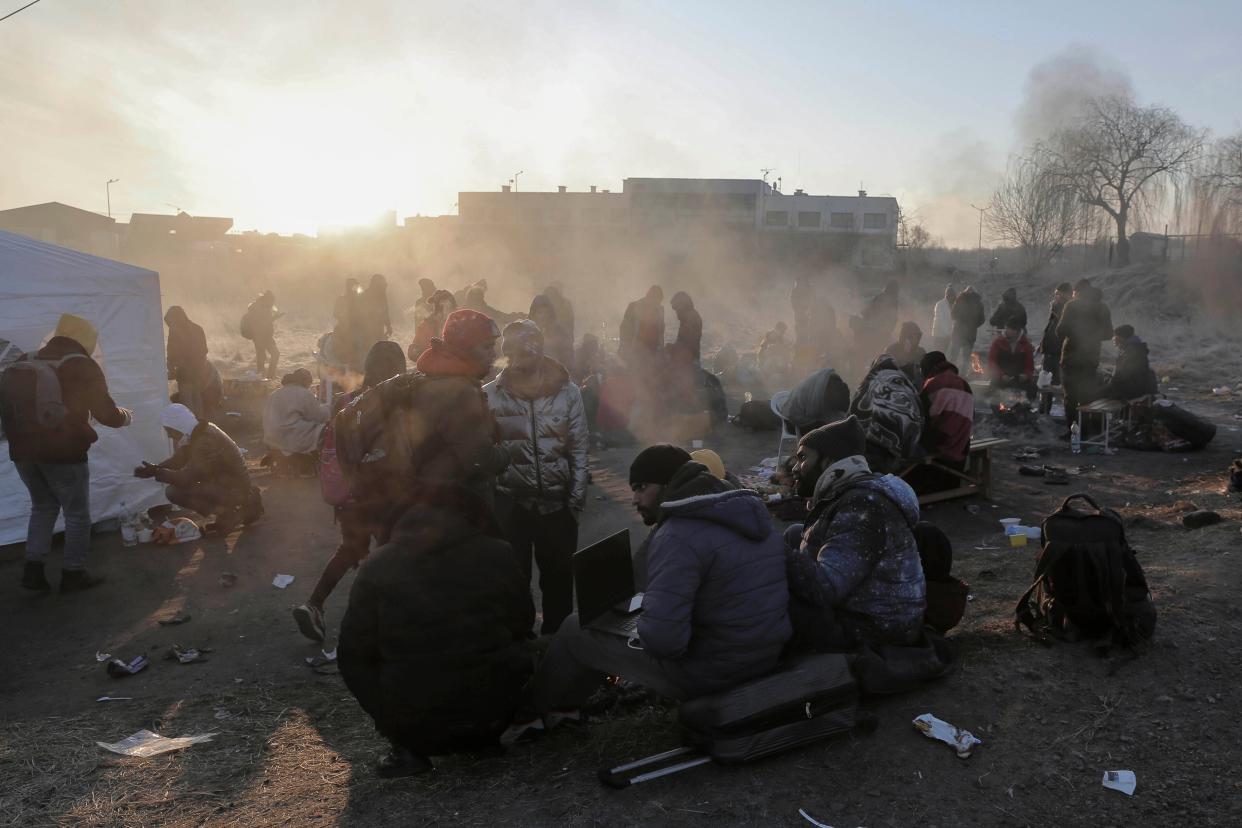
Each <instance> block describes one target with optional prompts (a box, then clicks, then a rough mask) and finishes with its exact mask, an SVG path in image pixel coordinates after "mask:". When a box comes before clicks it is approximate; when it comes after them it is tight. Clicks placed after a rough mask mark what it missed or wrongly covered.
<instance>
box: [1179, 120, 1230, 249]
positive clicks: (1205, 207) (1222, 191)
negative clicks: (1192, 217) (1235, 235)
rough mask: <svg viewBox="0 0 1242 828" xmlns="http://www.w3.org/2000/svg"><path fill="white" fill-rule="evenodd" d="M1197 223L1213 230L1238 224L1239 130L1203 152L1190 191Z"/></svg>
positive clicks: (1214, 231)
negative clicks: (1197, 219)
mask: <svg viewBox="0 0 1242 828" xmlns="http://www.w3.org/2000/svg"><path fill="white" fill-rule="evenodd" d="M1190 196H1191V204H1190V206H1191V207H1192V208H1193V210H1194V212H1195V213H1197V215H1198V218H1199V223H1200V226H1202V224H1203V223H1204V222H1206V223H1207V225H1208V227H1209V228H1211V232H1213V233H1222V232H1232V231H1236V230H1237V229H1238V228H1240V227H1242V133H1238V134H1237V135H1231V136H1229V137H1226V138H1221V139H1220V140H1219V141H1216V142H1215V143H1214V144H1213V145H1212V147H1211V149H1210V150H1209V151H1208V152H1207V153H1206V154H1205V158H1204V159H1203V164H1202V165H1201V167H1200V169H1199V171H1198V173H1197V174H1196V175H1195V180H1194V186H1193V187H1192V188H1191V192H1190Z"/></svg>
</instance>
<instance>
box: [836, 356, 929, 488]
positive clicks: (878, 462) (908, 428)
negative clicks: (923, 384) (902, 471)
mask: <svg viewBox="0 0 1242 828" xmlns="http://www.w3.org/2000/svg"><path fill="white" fill-rule="evenodd" d="M849 413H850V414H853V415H855V416H857V417H858V421H859V423H860V424H861V425H862V429H863V434H864V436H865V438H866V451H865V454H866V458H867V463H868V465H869V466H870V468H871V469H872V470H874V471H876V472H888V471H893V470H895V469H898V468H899V467H901V466H903V465H905V464H906V463H907V462H908V461H909V460H910V459H911V458H914V457H918V456H920V455H921V449H920V447H919V438H920V437H922V435H923V406H922V404H921V403H920V402H919V392H918V389H917V388H915V387H914V383H912V382H911V381H910V377H909V376H908V375H907V374H906V373H905V372H904V371H902V370H901V369H900V368H899V367H897V361H896V360H895V359H893V358H892V357H891V356H889V355H888V354H881V355H880V356H878V357H876V360H875V362H873V363H871V369H870V370H869V371H868V372H867V376H865V377H864V378H863V381H862V382H861V383H859V385H858V390H857V391H856V392H854V399H853V400H851V401H850V409H849Z"/></svg>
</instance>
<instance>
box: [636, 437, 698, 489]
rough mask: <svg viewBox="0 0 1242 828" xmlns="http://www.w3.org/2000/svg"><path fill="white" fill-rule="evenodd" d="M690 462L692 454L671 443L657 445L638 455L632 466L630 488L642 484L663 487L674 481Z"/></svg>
mask: <svg viewBox="0 0 1242 828" xmlns="http://www.w3.org/2000/svg"><path fill="white" fill-rule="evenodd" d="M689 462H690V454H689V453H688V452H687V451H686V450H685V449H683V448H680V447H678V446H674V445H672V444H671V443H656V444H655V445H654V446H648V447H647V448H645V449H643V450H642V451H640V452H639V453H638V456H637V457H635V458H634V462H633V463H631V464H630V487H631V488H632V487H634V486H637V485H638V484H640V483H655V484H656V485H658V486H663V485H664V484H665V483H667V482H668V481H670V480H672V479H673V475H674V474H676V473H677V470H678V469H680V468H681V467H682V466H684V465H686V464H687V463H689Z"/></svg>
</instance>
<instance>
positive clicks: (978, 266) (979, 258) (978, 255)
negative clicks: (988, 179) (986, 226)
mask: <svg viewBox="0 0 1242 828" xmlns="http://www.w3.org/2000/svg"><path fill="white" fill-rule="evenodd" d="M970 207H971V209H973V210H978V211H979V247H978V248H977V249H976V250H975V272H976V273H979V274H982V273H983V214H984V213H986V212H987V211H988V210H991V209H992V206H991V205H990V204H989V205H988V206H987V207H976V206H975V205H973V204H972V205H970Z"/></svg>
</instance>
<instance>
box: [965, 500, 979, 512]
mask: <svg viewBox="0 0 1242 828" xmlns="http://www.w3.org/2000/svg"><path fill="white" fill-rule="evenodd" d="M966 511H967V512H970V513H971V514H972V515H977V514H979V505H978V504H977V503H972V504H970V505H969V506H967V507H966Z"/></svg>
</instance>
